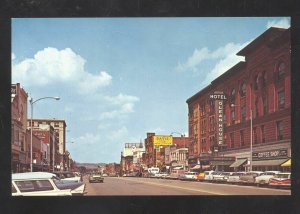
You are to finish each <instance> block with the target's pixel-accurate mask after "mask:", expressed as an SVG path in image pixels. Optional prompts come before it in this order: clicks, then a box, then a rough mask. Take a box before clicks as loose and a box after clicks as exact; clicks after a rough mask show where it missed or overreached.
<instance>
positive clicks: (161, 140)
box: [153, 135, 173, 146]
mask: <svg viewBox="0 0 300 214" xmlns="http://www.w3.org/2000/svg"><path fill="white" fill-rule="evenodd" d="M153 144H154V146H170V145H172V144H173V137H172V136H158V135H155V136H153Z"/></svg>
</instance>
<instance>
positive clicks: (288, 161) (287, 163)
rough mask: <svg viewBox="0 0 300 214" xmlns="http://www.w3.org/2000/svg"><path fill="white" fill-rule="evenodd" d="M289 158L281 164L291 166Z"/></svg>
mask: <svg viewBox="0 0 300 214" xmlns="http://www.w3.org/2000/svg"><path fill="white" fill-rule="evenodd" d="M291 163H292V161H291V159H289V160H287V161H286V162H284V163H283V164H281V166H291Z"/></svg>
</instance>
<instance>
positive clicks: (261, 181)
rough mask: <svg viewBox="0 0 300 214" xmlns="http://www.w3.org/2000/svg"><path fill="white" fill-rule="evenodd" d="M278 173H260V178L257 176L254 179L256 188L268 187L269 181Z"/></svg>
mask: <svg viewBox="0 0 300 214" xmlns="http://www.w3.org/2000/svg"><path fill="white" fill-rule="evenodd" d="M278 173H280V171H266V172H264V173H262V174H261V175H260V176H257V177H256V178H255V183H256V185H257V186H260V185H268V184H269V181H270V179H271V178H273V177H274V176H275V175H276V174H278Z"/></svg>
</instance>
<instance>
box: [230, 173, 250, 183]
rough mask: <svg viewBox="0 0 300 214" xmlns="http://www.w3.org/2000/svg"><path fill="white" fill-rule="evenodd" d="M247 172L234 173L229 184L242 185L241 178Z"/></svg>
mask: <svg viewBox="0 0 300 214" xmlns="http://www.w3.org/2000/svg"><path fill="white" fill-rule="evenodd" d="M245 173H246V172H233V173H232V174H231V175H229V176H228V179H227V183H240V176H241V175H244V174H245Z"/></svg>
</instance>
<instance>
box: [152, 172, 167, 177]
mask: <svg viewBox="0 0 300 214" xmlns="http://www.w3.org/2000/svg"><path fill="white" fill-rule="evenodd" d="M168 175H169V174H168V173H166V172H159V173H156V174H153V176H154V178H166V176H168Z"/></svg>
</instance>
